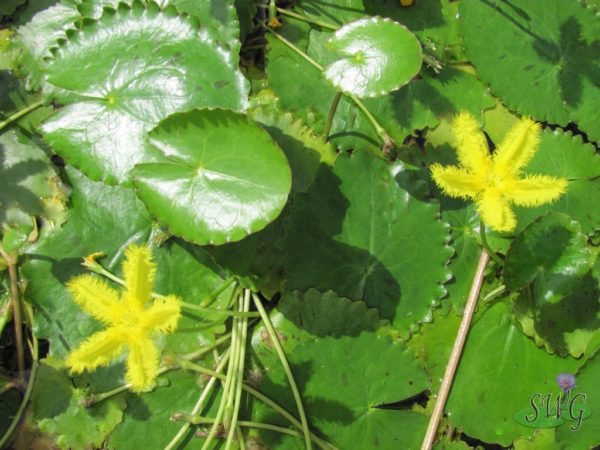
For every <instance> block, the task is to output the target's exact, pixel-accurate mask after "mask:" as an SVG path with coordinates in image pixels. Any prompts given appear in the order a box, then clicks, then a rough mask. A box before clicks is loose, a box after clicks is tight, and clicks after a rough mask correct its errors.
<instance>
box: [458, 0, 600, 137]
mask: <svg viewBox="0 0 600 450" xmlns="http://www.w3.org/2000/svg"><path fill="white" fill-rule="evenodd" d="M459 13H460V29H461V32H462V35H463V38H464V43H465V47H466V53H467V56H469V59H470V60H471V61H472V62H473V64H474V65H475V67H476V69H477V73H478V74H479V75H480V76H481V78H482V79H483V80H484V81H486V82H488V83H489V84H490V86H491V87H492V90H493V92H494V93H495V94H497V95H498V96H499V97H500V98H501V99H502V100H503V101H504V102H505V103H506V104H507V105H508V106H509V107H510V108H511V109H514V110H516V111H518V112H519V113H521V114H526V115H532V116H534V117H535V118H536V119H538V120H540V121H549V122H552V123H557V124H561V125H566V123H567V122H569V116H570V111H571V110H577V109H578V108H580V107H582V110H583V111H587V112H589V103H588V102H586V101H585V100H584V97H583V95H584V94H585V95H587V97H590V93H592V92H594V93H595V92H596V91H600V88H599V87H598V86H597V81H594V80H597V79H598V76H597V69H596V68H595V65H594V64H593V62H592V61H593V59H594V58H597V55H598V54H599V52H600V48H599V47H598V43H597V42H595V41H598V39H599V38H600V35H599V34H598V33H597V31H598V30H597V17H595V15H594V13H593V12H592V11H591V10H589V9H588V8H586V7H585V6H584V5H583V4H582V3H580V2H565V1H562V0H551V1H548V2H538V1H536V0H526V1H521V2H519V3H518V5H516V4H514V5H513V4H512V3H507V2H504V1H501V0H489V1H487V0H486V1H480V0H465V1H461V3H460V8H459ZM593 55H596V56H593ZM525 92H526V93H527V95H523V93H525ZM597 95H598V94H595V95H593V96H591V99H590V101H593V99H595V98H597ZM584 105H586V106H584ZM590 121H591V117H590ZM584 122H585V123H584V125H586V124H587V123H589V122H588V121H584ZM584 131H586V128H584Z"/></svg>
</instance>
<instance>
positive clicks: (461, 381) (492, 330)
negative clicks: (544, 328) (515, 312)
mask: <svg viewBox="0 0 600 450" xmlns="http://www.w3.org/2000/svg"><path fill="white" fill-rule="evenodd" d="M582 363H583V361H581V360H575V359H573V358H561V357H559V356H557V355H549V354H548V353H547V352H546V351H545V350H543V349H540V348H538V347H537V346H536V345H535V344H534V343H533V341H532V340H531V339H529V338H528V337H527V336H524V335H523V334H522V333H521V332H520V331H519V327H518V325H517V324H515V322H514V321H513V319H512V316H511V314H510V310H509V308H508V306H507V305H506V303H504V302H498V303H496V304H495V305H494V306H492V307H491V308H490V309H488V310H486V311H482V312H481V313H480V314H479V315H478V316H476V317H475V322H474V323H473V325H472V326H471V330H470V332H469V337H468V340H467V344H466V347H465V350H464V353H463V355H462V358H461V362H460V366H459V368H458V371H457V373H456V377H455V378H454V383H453V385H452V391H451V393H450V398H449V399H448V404H447V406H446V413H447V414H448V419H449V421H450V424H451V425H452V426H454V427H459V428H461V429H462V430H463V431H464V433H465V434H466V435H468V436H470V437H473V438H476V439H480V440H482V441H484V442H488V443H497V444H500V445H503V446H509V445H511V443H512V442H513V441H514V440H515V439H516V438H519V437H529V436H531V435H532V434H533V433H534V430H533V429H531V428H527V427H525V426H523V425H521V424H519V423H518V422H517V421H516V420H515V415H516V414H517V413H518V412H519V411H521V410H523V409H525V408H528V407H530V405H531V397H532V396H533V395H534V394H536V393H542V395H545V394H550V393H551V394H553V395H556V393H557V392H558V391H559V388H558V385H557V384H556V380H555V379H556V376H557V375H558V374H559V373H574V372H575V371H576V369H577V368H578V367H579V366H581V364H582ZM491 385H493V387H494V388H493V389H491V388H490V386H491ZM473 405H478V408H481V410H485V414H473Z"/></svg>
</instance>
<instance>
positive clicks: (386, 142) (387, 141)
mask: <svg viewBox="0 0 600 450" xmlns="http://www.w3.org/2000/svg"><path fill="white" fill-rule="evenodd" d="M267 30H268V31H269V32H270V33H271V34H272V35H273V36H275V37H276V38H277V39H278V40H280V41H281V42H283V43H284V44H285V45H287V46H288V47H289V48H290V49H291V50H293V51H294V52H296V53H297V54H298V55H300V56H301V57H302V58H304V59H305V60H306V61H307V62H308V63H310V64H312V65H313V66H314V67H316V68H317V69H319V70H320V71H321V72H323V70H324V69H323V66H322V65H321V64H319V63H318V62H316V61H315V60H314V59H312V58H311V57H310V56H308V55H307V54H306V53H305V52H303V51H302V50H300V49H299V48H298V47H296V46H295V45H294V44H292V43H291V42H290V41H288V40H287V39H286V38H284V37H283V36H282V35H280V34H279V33H277V32H276V31H273V30H272V29H270V28H267ZM349 97H350V98H351V99H352V101H353V102H354V103H356V106H358V108H359V109H360V110H361V111H362V112H363V113H364V115H365V116H367V119H368V120H369V122H371V125H372V126H373V128H374V129H375V132H376V133H377V134H378V135H379V137H380V138H381V139H382V141H383V147H384V149H389V148H392V147H393V146H394V145H395V143H394V140H393V139H392V138H391V137H390V135H389V134H388V133H387V131H385V129H384V128H383V127H382V126H381V124H380V123H379V122H378V121H377V119H376V118H375V117H374V116H373V114H371V111H369V110H368V109H367V107H366V106H365V104H364V103H363V102H362V101H361V100H360V99H358V98H357V97H356V96H354V95H349Z"/></svg>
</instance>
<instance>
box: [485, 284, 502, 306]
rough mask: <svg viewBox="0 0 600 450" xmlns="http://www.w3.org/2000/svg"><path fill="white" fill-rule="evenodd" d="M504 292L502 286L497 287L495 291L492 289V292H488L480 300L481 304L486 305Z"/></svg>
mask: <svg viewBox="0 0 600 450" xmlns="http://www.w3.org/2000/svg"><path fill="white" fill-rule="evenodd" d="M505 290H506V286H504V285H501V286H498V287H497V288H496V289H494V290H493V291H490V292H489V293H488V294H487V295H486V296H485V297H483V298H482V299H481V302H482V303H487V302H489V301H492V300H493V299H495V298H496V297H498V296H499V295H500V294H502V293H503V292H504V291H505Z"/></svg>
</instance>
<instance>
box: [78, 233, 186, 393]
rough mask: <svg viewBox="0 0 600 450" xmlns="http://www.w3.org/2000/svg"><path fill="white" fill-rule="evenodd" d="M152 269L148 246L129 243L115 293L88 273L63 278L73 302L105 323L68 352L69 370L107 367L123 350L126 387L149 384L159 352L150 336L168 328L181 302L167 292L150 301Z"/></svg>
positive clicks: (139, 388) (173, 323)
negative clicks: (120, 285)
mask: <svg viewBox="0 0 600 450" xmlns="http://www.w3.org/2000/svg"><path fill="white" fill-rule="evenodd" d="M155 273H156V265H155V264H154V262H153V261H152V253H151V251H150V249H149V248H148V247H140V246H137V245H130V246H129V247H128V248H127V249H126V250H125V262H124V263H123V275H124V284H125V289H124V290H123V291H122V293H121V295H120V296H119V294H118V293H117V291H115V290H114V289H113V288H111V287H110V286H109V285H108V284H107V283H105V282H104V281H102V280H101V279H99V278H97V277H96V276H94V275H89V274H88V275H80V276H77V277H75V278H73V279H71V280H69V282H68V283H67V289H68V291H69V293H70V294H71V295H72V296H73V299H74V300H75V302H76V303H77V304H78V305H79V306H81V308H82V309H83V310H84V311H86V312H87V313H89V314H90V315H92V316H93V317H95V318H96V319H98V320H99V321H101V322H102V323H104V324H106V325H107V328H106V329H105V330H104V331H100V332H98V333H96V334H94V335H92V336H91V337H89V338H88V339H87V340H86V341H85V342H83V343H82V344H81V345H80V346H79V347H78V348H76V349H75V350H73V351H72V352H71V353H70V354H69V356H68V357H67V360H66V365H67V367H69V368H70V370H71V372H72V373H81V372H83V371H84V370H94V369H96V368H97V367H99V366H105V365H108V364H109V363H110V362H111V361H113V360H114V359H115V358H117V357H118V356H119V355H121V354H122V352H123V351H124V350H125V349H126V348H127V350H128V355H127V372H126V375H125V378H126V380H127V382H128V383H130V384H131V386H132V390H134V391H138V392H140V391H145V390H148V389H151V388H152V387H153V386H154V383H155V380H156V377H157V375H158V367H159V352H158V349H157V348H156V345H155V344H154V342H153V341H152V336H153V335H154V334H155V333H169V332H172V331H174V330H175V329H176V328H177V323H178V322H179V318H180V316H181V302H180V300H179V299H178V298H177V297H175V296H173V295H169V296H167V297H161V298H159V299H156V300H154V302H152V303H151V295H152V286H153V284H154V278H155ZM150 303H151V304H150Z"/></svg>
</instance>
